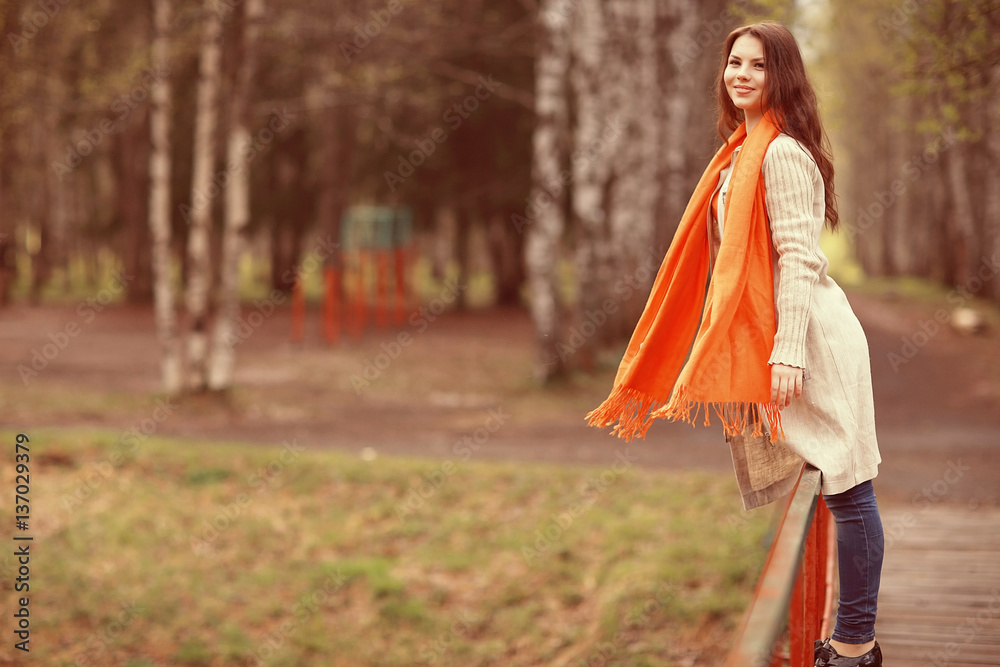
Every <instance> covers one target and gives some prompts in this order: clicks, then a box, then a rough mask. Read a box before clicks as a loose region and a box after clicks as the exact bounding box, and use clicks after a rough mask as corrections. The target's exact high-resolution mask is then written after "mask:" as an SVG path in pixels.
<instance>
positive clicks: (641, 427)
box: [587, 385, 664, 442]
mask: <svg viewBox="0 0 1000 667" xmlns="http://www.w3.org/2000/svg"><path fill="white" fill-rule="evenodd" d="M663 404H664V401H663V400H661V399H658V398H654V397H653V396H651V395H649V394H647V393H645V392H643V391H639V390H638V389H630V388H628V387H625V386H624V385H618V386H617V387H615V388H614V389H613V390H612V391H611V394H610V395H609V396H608V397H607V398H606V399H605V400H604V402H603V403H601V404H600V405H599V406H597V407H596V408H595V409H593V410H591V411H590V412H589V413H587V423H588V424H590V425H591V426H597V427H598V428H606V427H608V426H611V425H612V424H615V422H618V423H617V424H615V427H614V428H613V429H611V435H614V436H617V437H619V438H621V439H622V440H624V441H626V442H631V440H632V439H633V438H636V437H639V438H643V439H645V438H646V431H648V430H649V427H650V426H652V424H653V419H654V417H653V413H654V412H656V411H658V410H659V409H660V408H662V406H663Z"/></svg>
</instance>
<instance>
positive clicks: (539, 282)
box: [515, 0, 569, 382]
mask: <svg viewBox="0 0 1000 667" xmlns="http://www.w3.org/2000/svg"><path fill="white" fill-rule="evenodd" d="M564 4H565V3H563V2H560V0H543V2H542V3H541V6H540V7H539V39H538V45H539V46H538V49H539V53H538V57H537V59H536V62H535V72H536V74H535V113H536V115H537V124H536V126H535V132H534V136H533V138H532V143H533V150H534V157H533V163H534V164H533V165H532V181H533V183H532V187H531V195H530V197H529V205H528V208H527V211H526V214H527V218H528V222H527V223H523V222H522V223H518V222H515V225H517V226H518V229H519V230H521V229H522V227H521V226H520V225H521V224H524V226H525V227H526V230H525V231H526V233H527V237H526V239H525V267H526V269H527V273H528V284H529V286H530V288H531V316H532V319H533V320H534V323H535V332H536V336H537V340H538V357H537V361H536V365H535V377H536V378H537V379H538V380H539V381H540V382H546V381H548V380H550V379H552V378H554V377H555V376H557V375H559V374H560V373H561V372H562V370H563V363H562V361H561V360H560V357H559V353H558V349H557V348H558V343H559V338H560V336H561V331H560V317H559V259H560V252H559V243H560V238H561V237H562V233H563V228H564V224H565V222H564V220H563V207H564V202H565V189H566V183H565V179H561V178H560V175H561V171H562V163H563V160H562V157H563V155H564V151H565V142H564V139H565V136H566V126H567V122H568V114H567V105H566V102H567V100H566V94H567V91H566V75H567V74H566V73H567V69H568V67H569V20H568V19H567V17H566V16H564V15H563V14H562V13H561V12H565V7H563V5H564Z"/></svg>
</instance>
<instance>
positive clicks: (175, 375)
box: [149, 0, 183, 395]
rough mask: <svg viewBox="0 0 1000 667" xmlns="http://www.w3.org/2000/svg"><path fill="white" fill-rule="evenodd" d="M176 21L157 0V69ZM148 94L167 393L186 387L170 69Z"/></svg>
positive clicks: (163, 0)
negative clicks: (177, 291)
mask: <svg viewBox="0 0 1000 667" xmlns="http://www.w3.org/2000/svg"><path fill="white" fill-rule="evenodd" d="M172 22H173V0H154V1H153V45H152V53H151V61H152V66H153V71H155V72H168V71H169V69H170V37H169V31H170V24H171V23H172ZM150 100H151V107H150V118H149V132H150V140H151V143H152V150H151V151H150V154H149V229H150V234H151V236H152V243H153V248H152V258H153V267H152V268H153V304H154V309H155V316H156V336H157V338H158V339H159V343H160V354H161V358H160V371H161V374H162V384H163V390H164V391H165V392H166V393H167V394H169V395H176V394H178V393H180V391H181V389H183V377H182V373H181V369H182V368H183V364H182V363H181V362H182V357H181V347H180V339H179V337H178V334H177V311H176V309H175V307H174V287H173V282H172V280H171V279H172V276H171V271H170V218H171V216H170V175H171V170H172V165H171V158H170V155H171V145H170V130H171V126H170V117H171V109H172V107H173V82H172V80H171V79H170V76H169V75H163V76H160V77H158V78H157V81H156V83H154V84H153V89H152V91H151V92H150Z"/></svg>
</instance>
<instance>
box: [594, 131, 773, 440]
mask: <svg viewBox="0 0 1000 667" xmlns="http://www.w3.org/2000/svg"><path fill="white" fill-rule="evenodd" d="M778 132H779V130H778V128H777V127H776V126H775V124H774V123H773V122H772V119H770V118H768V117H767V116H765V117H764V118H763V119H761V120H760V122H759V123H758V124H757V126H756V127H755V128H754V131H753V132H752V133H751V134H750V135H749V136H747V133H746V124H743V125H741V126H740V127H739V128H738V129H737V130H736V131H735V132H734V133H733V134H732V136H731V137H730V138H729V142H728V143H727V144H726V145H725V146H723V147H722V148H720V149H719V151H718V152H717V153H716V154H715V157H714V158H713V159H712V162H711V163H710V164H709V165H708V168H707V169H706V170H705V173H704V174H702V177H701V180H700V181H699V182H698V186H697V187H696V188H695V191H694V194H693V195H692V196H691V200H690V201H689V202H688V205H687V208H686V209H685V211H684V215H683V217H682V218H681V221H680V224H679V225H678V227H677V232H676V233H675V234H674V238H673V241H672V242H671V244H670V248H669V250H667V254H666V257H664V259H663V263H662V264H661V265H660V270H659V272H658V273H657V276H656V280H655V281H654V282H653V289H652V292H651V293H650V295H649V300H648V301H647V302H646V307H645V309H644V310H643V313H642V316H641V317H640V318H639V323H638V324H637V325H636V327H635V331H634V332H633V334H632V339H631V340H630V341H629V344H628V348H627V349H626V350H625V356H624V357H623V358H622V361H621V365H620V366H619V367H618V374H617V376H616V377H615V384H614V388H613V389H612V391H611V395H610V396H608V398H607V399H606V400H605V401H604V402H603V403H602V404H601V405H600V406H599V407H598V408H597V409H595V410H593V411H592V412H591V413H590V414H588V415H587V419H588V421H589V423H590V425H591V426H598V427H607V426H611V425H612V424H615V422H618V423H617V425H615V427H614V429H613V430H612V434H613V435H617V436H618V437H620V438H622V439H624V440H631V439H632V438H634V437H636V436H639V437H642V438H645V436H646V431H647V430H648V429H649V427H650V425H651V424H652V421H653V420H654V419H658V418H666V419H670V420H674V421H676V420H683V421H687V422H690V423H691V424H694V420H695V419H696V418H697V416H698V413H699V412H700V411H701V409H702V407H704V408H705V425H706V426H708V425H709V419H708V416H709V407H711V408H714V410H715V413H716V414H717V415H718V416H719V418H720V419H721V420H722V423H723V426H724V428H725V432H726V433H727V434H731V435H734V434H739V433H742V432H743V431H744V429H746V427H747V425H748V424H750V425H751V426H752V428H753V432H754V434H755V435H761V432H762V431H761V426H762V425H761V420H760V418H759V415H760V414H761V413H763V414H764V415H766V416H767V419H768V423H769V426H770V429H771V433H772V434H773V435H774V437H775V439H777V437H778V435H779V434H780V435H781V436H782V437H783V435H784V434H783V431H782V430H781V419H780V414H779V412H778V410H777V408H776V406H775V405H774V404H773V403H771V369H770V367H769V366H768V363H767V362H768V359H769V358H770V355H771V350H772V347H773V345H774V334H775V319H776V318H775V312H774V276H773V273H772V266H771V238H770V234H769V232H768V226H767V211H766V208H765V203H764V179H763V177H762V174H761V167H762V165H763V163H764V154H765V153H766V152H767V148H768V146H769V145H770V143H771V141H772V140H773V139H774V138H775V137H776V136H777V135H778ZM741 144H742V146H743V147H742V148H741V149H740V151H739V153H738V154H737V156H736V162H735V166H734V168H733V173H732V176H731V177H730V183H729V190H728V194H727V196H726V202H725V220H726V229H725V233H724V234H723V235H722V243H721V245H720V247H719V253H718V258H717V260H716V262H715V267H714V269H713V271H712V276H711V282H710V283H709V284H708V291H707V293H706V292H705V290H704V289H703V286H704V285H705V283H706V282H707V281H708V277H709V276H708V271H709V252H710V249H709V243H710V239H709V238H708V225H707V224H706V219H707V217H708V216H709V215H710V206H711V199H712V195H713V193H714V192H715V189H716V186H717V185H718V182H719V175H720V173H721V172H722V170H723V169H724V168H725V167H727V166H729V164H730V162H731V160H732V158H733V152H734V151H735V150H736V147H738V146H740V145H741ZM699 319H700V321H701V326H700V327H699ZM692 339H693V341H694V343H693V345H692ZM689 353H690V354H689Z"/></svg>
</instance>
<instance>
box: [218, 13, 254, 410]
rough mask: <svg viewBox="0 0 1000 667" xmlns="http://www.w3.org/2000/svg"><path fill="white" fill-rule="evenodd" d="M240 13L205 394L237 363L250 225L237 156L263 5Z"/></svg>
mask: <svg viewBox="0 0 1000 667" xmlns="http://www.w3.org/2000/svg"><path fill="white" fill-rule="evenodd" d="M239 11H242V36H241V44H240V47H239V48H238V49H237V53H238V54H239V56H238V58H237V62H238V63H239V66H238V67H239V69H238V70H237V73H236V85H235V87H234V89H233V94H232V97H231V99H230V114H229V115H230V122H229V139H228V142H227V149H226V153H227V155H226V165H238V167H237V168H236V169H234V170H233V172H232V173H231V174H230V178H229V185H228V187H227V188H226V199H225V202H226V208H225V231H224V233H223V239H222V266H221V280H220V287H219V298H218V307H217V309H216V316H215V328H214V331H213V339H212V356H211V359H210V360H209V372H208V388H209V389H211V390H213V391H220V390H224V389H228V388H229V387H230V386H232V383H233V368H234V366H235V363H236V342H237V340H238V338H237V336H236V325H237V321H238V320H239V317H240V258H241V257H242V255H243V249H244V245H245V241H246V239H245V230H246V226H247V223H248V222H249V220H250V165H249V164H247V163H246V162H245V161H244V160H242V159H241V157H240V156H241V154H242V152H243V150H244V148H245V147H246V146H247V144H248V143H250V140H251V138H250V129H249V128H248V120H247V119H248V116H249V113H248V109H249V106H250V87H251V82H252V80H253V75H254V68H255V65H256V55H257V54H256V51H257V34H258V32H259V31H260V21H261V19H262V17H263V14H264V0H247V1H246V4H245V5H244V6H243V7H242V9H241V10H239Z"/></svg>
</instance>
